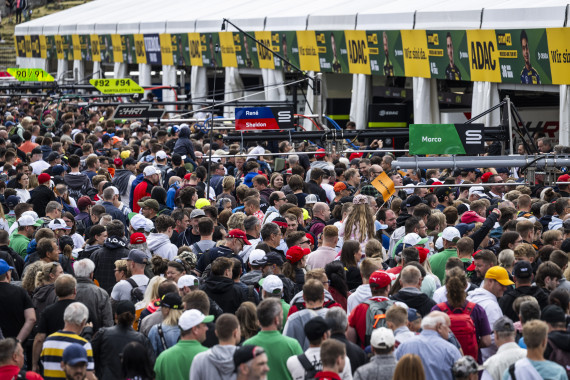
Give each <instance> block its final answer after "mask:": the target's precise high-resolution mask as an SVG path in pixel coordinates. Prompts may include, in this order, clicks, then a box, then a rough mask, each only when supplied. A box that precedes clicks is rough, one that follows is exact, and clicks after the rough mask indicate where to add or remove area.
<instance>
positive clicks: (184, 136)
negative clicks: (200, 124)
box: [174, 126, 196, 161]
mask: <svg viewBox="0 0 570 380" xmlns="http://www.w3.org/2000/svg"><path fill="white" fill-rule="evenodd" d="M174 153H178V154H179V155H181V156H190V158H192V160H194V161H196V155H195V154H194V145H193V144H192V141H190V128H189V127H186V126H184V127H182V128H180V132H178V140H177V141H176V144H175V145H174Z"/></svg>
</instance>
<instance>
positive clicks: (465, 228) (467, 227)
mask: <svg viewBox="0 0 570 380" xmlns="http://www.w3.org/2000/svg"><path fill="white" fill-rule="evenodd" d="M455 228H456V229H457V231H459V233H460V234H461V236H463V235H465V234H466V233H467V232H469V231H471V230H473V228H475V223H469V224H467V223H459V224H456V225H455Z"/></svg>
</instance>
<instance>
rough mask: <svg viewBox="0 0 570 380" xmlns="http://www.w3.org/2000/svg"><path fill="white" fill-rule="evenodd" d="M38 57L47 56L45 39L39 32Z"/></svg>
mask: <svg viewBox="0 0 570 380" xmlns="http://www.w3.org/2000/svg"><path fill="white" fill-rule="evenodd" d="M40 57H42V58H44V59H46V58H47V41H46V36H44V35H43V34H40Z"/></svg>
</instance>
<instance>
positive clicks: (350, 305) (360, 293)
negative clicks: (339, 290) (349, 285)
mask: <svg viewBox="0 0 570 380" xmlns="http://www.w3.org/2000/svg"><path fill="white" fill-rule="evenodd" d="M371 297H372V291H371V290H370V285H369V284H363V285H360V286H359V287H358V288H356V291H355V292H354V293H352V294H351V295H349V296H348V301H347V304H346V313H347V314H348V315H350V312H351V311H352V310H353V309H355V308H356V307H357V306H358V305H360V304H361V303H362V302H364V301H366V300H367V299H369V298H371Z"/></svg>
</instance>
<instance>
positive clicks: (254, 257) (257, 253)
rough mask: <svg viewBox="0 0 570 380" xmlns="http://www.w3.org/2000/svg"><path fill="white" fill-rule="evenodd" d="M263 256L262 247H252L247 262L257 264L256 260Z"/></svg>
mask: <svg viewBox="0 0 570 380" xmlns="http://www.w3.org/2000/svg"><path fill="white" fill-rule="evenodd" d="M264 257H265V251H264V250H263V249H254V250H253V251H251V253H250V254H249V258H248V261H249V264H250V265H257V263H256V261H259V260H261V259H263V258H264Z"/></svg>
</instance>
